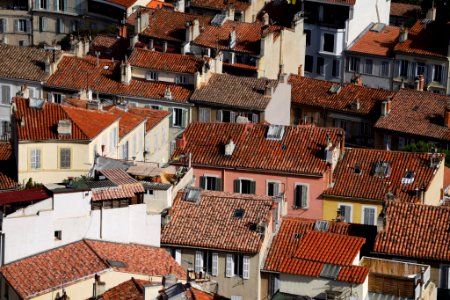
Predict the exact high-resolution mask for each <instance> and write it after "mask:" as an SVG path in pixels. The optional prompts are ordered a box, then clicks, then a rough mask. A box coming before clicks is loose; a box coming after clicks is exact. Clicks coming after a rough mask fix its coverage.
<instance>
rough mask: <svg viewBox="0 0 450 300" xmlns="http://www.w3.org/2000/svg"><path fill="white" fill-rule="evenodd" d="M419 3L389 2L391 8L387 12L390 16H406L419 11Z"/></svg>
mask: <svg viewBox="0 0 450 300" xmlns="http://www.w3.org/2000/svg"><path fill="white" fill-rule="evenodd" d="M420 10H421V8H420V5H414V4H408V3H397V2H391V10H390V12H389V14H390V15H391V16H398V17H407V16H409V15H411V14H413V13H414V12H420Z"/></svg>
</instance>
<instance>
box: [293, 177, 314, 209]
mask: <svg viewBox="0 0 450 300" xmlns="http://www.w3.org/2000/svg"><path fill="white" fill-rule="evenodd" d="M298 186H302V187H304V188H306V205H305V206H303V205H302V203H303V201H302V199H300V200H299V202H298V200H297V187H298ZM309 188H310V187H309V184H307V183H300V182H296V183H294V199H293V200H294V201H293V203H292V204H293V205H292V206H293V208H294V209H309V207H310V197H309V190H310V189H309ZM302 195H303V191H302ZM297 204H300V205H297Z"/></svg>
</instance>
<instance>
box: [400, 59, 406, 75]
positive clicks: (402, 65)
mask: <svg viewBox="0 0 450 300" xmlns="http://www.w3.org/2000/svg"><path fill="white" fill-rule="evenodd" d="M400 76H402V77H406V76H408V61H407V60H401V61H400Z"/></svg>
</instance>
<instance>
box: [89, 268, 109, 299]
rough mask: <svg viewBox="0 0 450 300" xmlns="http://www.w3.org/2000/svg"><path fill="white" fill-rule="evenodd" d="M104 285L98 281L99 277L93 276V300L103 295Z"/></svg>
mask: <svg viewBox="0 0 450 300" xmlns="http://www.w3.org/2000/svg"><path fill="white" fill-rule="evenodd" d="M105 287H106V285H105V283H104V282H102V281H100V275H98V274H95V281H94V284H93V289H92V292H93V295H92V296H93V297H92V298H94V299H97V298H98V297H99V296H101V295H103V293H104V292H105V291H106V288H105Z"/></svg>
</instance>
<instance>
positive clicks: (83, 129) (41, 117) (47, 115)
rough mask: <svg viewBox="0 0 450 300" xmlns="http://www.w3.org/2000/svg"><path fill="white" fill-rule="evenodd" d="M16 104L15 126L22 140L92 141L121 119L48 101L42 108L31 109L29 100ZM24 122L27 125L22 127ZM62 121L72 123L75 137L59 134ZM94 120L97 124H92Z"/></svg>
mask: <svg viewBox="0 0 450 300" xmlns="http://www.w3.org/2000/svg"><path fill="white" fill-rule="evenodd" d="M14 102H15V105H16V109H17V110H16V112H15V118H16V120H17V122H16V124H15V126H16V129H17V133H18V137H19V140H21V141H24V140H90V139H93V138H95V137H96V136H97V135H98V134H99V133H100V132H101V131H103V130H104V129H105V128H107V127H109V126H110V125H111V124H113V123H114V122H115V121H116V120H117V119H118V117H117V116H115V115H114V114H111V113H108V112H103V111H97V110H95V111H94V110H87V109H82V108H76V107H70V106H66V105H61V104H56V103H51V102H45V103H44V105H43V107H42V108H41V109H38V108H30V107H29V100H28V99H23V98H15V99H14ZM21 120H24V123H25V124H24V126H21ZM60 120H70V121H71V122H72V134H70V135H59V134H58V131H57V126H58V122H59V121H60ZM92 120H95V122H92Z"/></svg>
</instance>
